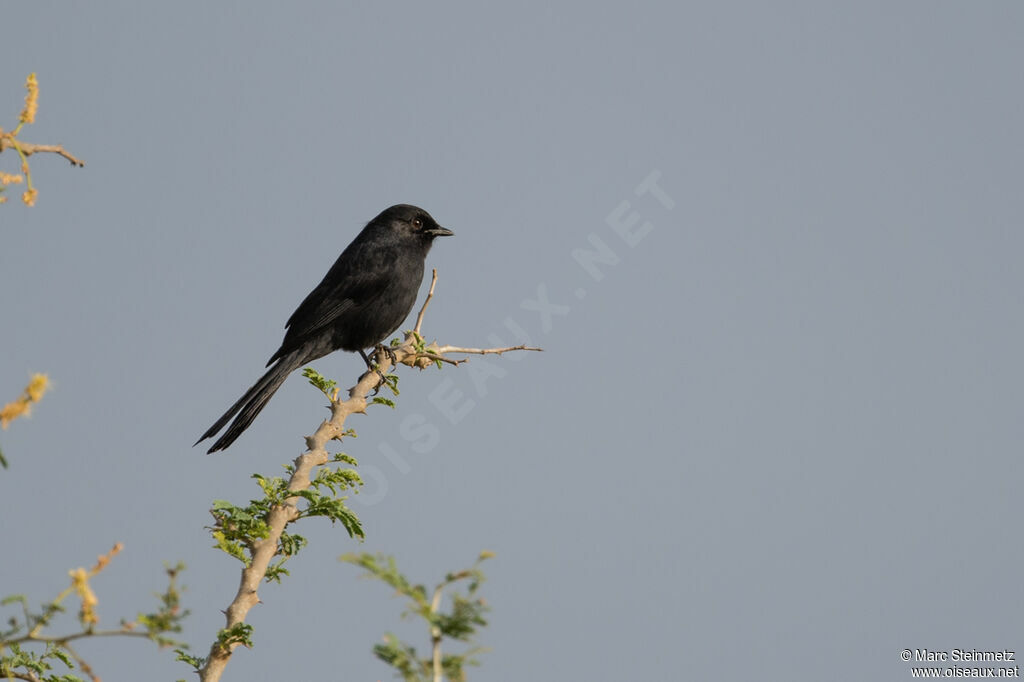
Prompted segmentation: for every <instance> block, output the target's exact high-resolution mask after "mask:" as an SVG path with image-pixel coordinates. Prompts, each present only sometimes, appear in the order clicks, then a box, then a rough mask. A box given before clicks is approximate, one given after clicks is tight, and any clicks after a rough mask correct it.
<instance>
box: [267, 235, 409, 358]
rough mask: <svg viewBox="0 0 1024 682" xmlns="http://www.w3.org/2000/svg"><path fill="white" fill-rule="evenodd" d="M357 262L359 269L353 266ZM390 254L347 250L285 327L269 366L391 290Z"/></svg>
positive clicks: (304, 300)
mask: <svg viewBox="0 0 1024 682" xmlns="http://www.w3.org/2000/svg"><path fill="white" fill-rule="evenodd" d="M353 263H359V267H358V268H355V267H352V264H353ZM392 263H393V254H389V253H387V252H386V250H380V249H359V248H357V249H355V250H354V252H349V251H348V250H346V251H345V252H344V253H342V255H341V257H339V258H338V260H337V261H336V262H335V263H334V265H333V266H332V267H331V269H330V270H329V271H328V272H327V274H326V275H325V276H324V278H323V280H322V281H321V282H320V284H318V285H317V286H316V287H315V288H314V289H313V290H312V291H311V292H309V295H308V296H306V298H305V299H303V301H302V303H300V304H299V307H298V308H296V309H295V312H294V313H292V315H291V317H289V318H288V322H287V323H286V324H285V327H286V328H287V330H288V331H287V332H286V333H285V337H284V341H283V342H282V343H281V347H280V348H279V349H278V350H277V352H276V353H274V355H273V357H271V358H270V361H269V362H268V363H267V364H268V365H269V364H270V363H271V362H273V361H274V360H276V359H277V358H279V357H281V356H283V355H286V354H287V353H289V352H290V351H292V350H293V349H294V348H296V347H298V346H299V345H301V344H302V343H303V341H305V340H306V339H308V338H310V337H312V336H315V335H316V334H317V332H319V331H321V330H322V329H324V328H326V327H330V326H331V325H333V324H334V323H335V322H337V321H338V320H339V319H340V318H341V317H342V316H344V315H345V314H346V313H348V312H349V311H351V310H353V309H354V308H365V307H371V306H373V305H375V304H376V302H377V301H378V300H379V299H380V298H382V297H383V296H384V295H385V294H386V292H387V291H388V289H389V288H390V287H389V285H390V283H391V282H390V280H391V279H392V278H393V265H392Z"/></svg>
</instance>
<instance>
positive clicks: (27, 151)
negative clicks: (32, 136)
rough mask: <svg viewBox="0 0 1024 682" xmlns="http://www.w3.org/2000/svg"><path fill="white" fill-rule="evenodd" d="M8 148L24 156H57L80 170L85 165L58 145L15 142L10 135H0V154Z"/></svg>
mask: <svg viewBox="0 0 1024 682" xmlns="http://www.w3.org/2000/svg"><path fill="white" fill-rule="evenodd" d="M9 148H14V149H18V150H21V153H22V154H23V155H24V156H32V155H33V154H38V153H40V152H48V153H51V154H59V155H61V156H63V157H64V158H65V159H67V160H68V161H70V162H71V165H72V166H78V167H79V168H81V167H82V166H84V165H85V161H82V160H81V159H79V158H77V157H75V156H73V155H72V154H71V152H69V151H68V150H66V149H64V147H63V146H61V145H59V144H32V143H31V142H22V141H21V140H16V139H15V138H14V137H13V136H11V135H0V152H2V151H4V150H5V149H9Z"/></svg>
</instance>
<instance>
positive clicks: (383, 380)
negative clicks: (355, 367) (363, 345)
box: [359, 343, 398, 395]
mask: <svg viewBox="0 0 1024 682" xmlns="http://www.w3.org/2000/svg"><path fill="white" fill-rule="evenodd" d="M380 351H384V352H385V353H386V354H387V355H388V357H389V358H390V359H391V364H393V365H395V364H398V358H397V357H396V356H395V351H393V350H391V349H390V348H387V347H386V346H384V345H383V344H380V343H378V344H377V347H376V348H375V349H374V356H376V355H377V353H379V352H380ZM359 354H360V355H362V356H363V362H365V363H366V367H367V368H368V369H369V370H371V371H373V372H376V373H377V376H379V377H380V383H379V384H378V385H377V387H376V388H374V389H373V395H377V394H378V393H380V387H381V386H383V385H384V384H386V383H387V382H388V380H387V377H385V376H384V373H383V372H381V371H380V369H379V367H378V366H376V365H374V363H373V362H371V361H370V358H369V357H368V356H367V355H366V353H364V352H363V351H362V349H360V350H359Z"/></svg>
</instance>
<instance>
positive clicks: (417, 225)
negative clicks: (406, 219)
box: [412, 218, 423, 230]
mask: <svg viewBox="0 0 1024 682" xmlns="http://www.w3.org/2000/svg"><path fill="white" fill-rule="evenodd" d="M412 226H413V227H415V228H416V229H417V230H418V229H420V228H422V227H423V218H413V219H412Z"/></svg>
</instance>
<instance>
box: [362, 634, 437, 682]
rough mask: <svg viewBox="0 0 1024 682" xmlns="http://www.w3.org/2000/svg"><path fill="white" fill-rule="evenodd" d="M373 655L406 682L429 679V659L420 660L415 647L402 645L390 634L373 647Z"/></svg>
mask: <svg viewBox="0 0 1024 682" xmlns="http://www.w3.org/2000/svg"><path fill="white" fill-rule="evenodd" d="M373 654H374V655H375V656H376V657H377V658H379V659H380V660H382V661H384V662H385V663H387V664H388V665H390V666H391V667H392V668H394V669H395V670H397V671H398V674H399V676H401V678H402V679H403V680H406V681H407V682H421V680H422V681H426V680H429V679H430V671H431V668H430V665H429V663H430V661H429V659H422V660H421V659H420V658H419V656H417V655H416V649H415V647H412V646H409V645H408V644H405V643H403V642H402V641H401V640H400V639H398V637H395V635H393V634H392V633H390V632H389V633H387V634H386V635H384V643H383V644H377V645H374V647H373Z"/></svg>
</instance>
